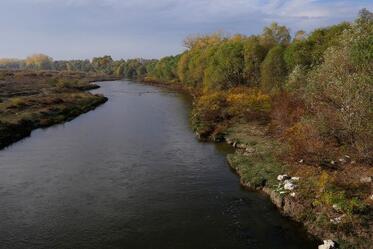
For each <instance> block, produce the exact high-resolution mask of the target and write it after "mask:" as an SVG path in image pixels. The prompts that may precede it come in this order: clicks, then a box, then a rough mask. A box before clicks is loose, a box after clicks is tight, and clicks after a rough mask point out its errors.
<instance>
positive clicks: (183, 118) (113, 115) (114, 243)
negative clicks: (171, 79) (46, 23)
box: [0, 81, 316, 249]
mask: <svg viewBox="0 0 373 249" xmlns="http://www.w3.org/2000/svg"><path fill="white" fill-rule="evenodd" d="M100 85H101V86H102V87H101V88H100V89H98V90H95V91H94V92H98V93H102V94H104V95H106V96H107V97H109V101H108V102H107V103H106V104H104V105H102V106H100V107H98V108H97V109H96V110H95V111H91V112H89V113H87V114H84V115H81V116H80V117H78V118H76V119H74V120H73V121H71V122H68V123H65V124H62V125H56V126H53V127H50V128H47V129H39V130H36V131H34V132H33V133H32V135H31V137H29V138H26V139H24V140H22V141H20V142H18V143H16V144H13V145H12V146H10V147H8V148H6V149H4V150H2V151H0V219H1V220H0V248H6V249H8V248H10V249H13V248H25V249H44V248H45V249H54V248H56V249H59V248H63V249H78V248H95V249H105V248H126V249H137V248H138V249H148V248H149V249H150V248H152V249H153V248H154V249H184V248H185V249H199V248H201V249H210V248H211V249H235V248H253V249H260V248H263V249H275V248H294V249H307V248H316V244H315V241H312V240H310V239H309V238H307V237H306V235H305V233H304V232H303V231H302V229H300V228H299V226H298V225H296V224H294V223H293V222H290V221H289V220H287V219H286V218H284V217H281V215H280V214H279V212H278V211H277V210H276V208H275V207H274V206H273V205H272V203H270V201H269V200H268V199H267V198H266V197H265V196H263V195H261V194H259V193H254V192H247V191H244V190H242V189H241V188H240V185H239V179H238V177H237V176H236V175H235V174H234V173H233V172H231V171H230V169H229V167H228V165H227V162H226V159H225V155H226V153H227V151H229V148H227V147H226V146H224V145H214V144H211V143H201V142H198V140H197V139H196V138H195V136H194V134H193V132H192V130H191V128H190V126H189V121H188V113H189V111H190V100H189V99H188V98H187V97H186V96H184V95H182V94H179V93H175V92H169V91H168V90H164V89H160V88H156V87H152V86H146V85H142V84H138V83H134V82H129V81H116V82H105V83H100Z"/></svg>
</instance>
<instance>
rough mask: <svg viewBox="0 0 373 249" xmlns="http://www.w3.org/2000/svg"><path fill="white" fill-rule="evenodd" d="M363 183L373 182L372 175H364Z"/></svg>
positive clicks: (361, 180) (361, 179)
mask: <svg viewBox="0 0 373 249" xmlns="http://www.w3.org/2000/svg"><path fill="white" fill-rule="evenodd" d="M360 182H361V183H371V182H372V177H371V176H364V177H361V178H360Z"/></svg>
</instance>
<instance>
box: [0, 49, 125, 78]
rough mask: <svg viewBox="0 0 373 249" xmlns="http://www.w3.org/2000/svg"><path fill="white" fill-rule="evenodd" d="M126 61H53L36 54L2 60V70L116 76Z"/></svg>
mask: <svg viewBox="0 0 373 249" xmlns="http://www.w3.org/2000/svg"><path fill="white" fill-rule="evenodd" d="M123 62H124V61H123V60H122V61H114V60H113V59H112V58H111V56H107V55H106V56H103V57H95V58H93V59H92V60H53V58H51V57H49V56H48V55H44V54H34V55H31V56H29V57H27V58H26V59H24V60H21V59H7V58H4V59H0V69H8V70H9V69H10V70H33V71H39V70H44V71H45V70H55V71H69V72H95V73H105V74H108V75H114V74H116V73H120V72H121V71H120V70H119V69H118V68H120V67H121V66H122V63H123Z"/></svg>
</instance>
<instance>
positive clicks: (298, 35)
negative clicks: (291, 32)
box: [294, 30, 306, 41]
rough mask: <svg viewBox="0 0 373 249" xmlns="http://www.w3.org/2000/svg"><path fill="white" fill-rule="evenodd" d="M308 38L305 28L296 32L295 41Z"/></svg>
mask: <svg viewBox="0 0 373 249" xmlns="http://www.w3.org/2000/svg"><path fill="white" fill-rule="evenodd" d="M305 39H306V32H305V31H303V30H299V31H297V33H295V37H294V41H304V40H305Z"/></svg>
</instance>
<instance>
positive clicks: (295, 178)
mask: <svg viewBox="0 0 373 249" xmlns="http://www.w3.org/2000/svg"><path fill="white" fill-rule="evenodd" d="M299 179H300V177H298V176H293V177H292V178H291V180H292V181H295V182H297V181H299Z"/></svg>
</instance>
